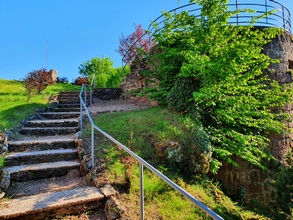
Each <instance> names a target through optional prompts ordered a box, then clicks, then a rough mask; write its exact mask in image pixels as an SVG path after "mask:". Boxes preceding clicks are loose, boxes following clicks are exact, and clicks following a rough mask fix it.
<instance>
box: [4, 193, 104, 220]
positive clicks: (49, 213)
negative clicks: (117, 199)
mask: <svg viewBox="0 0 293 220" xmlns="http://www.w3.org/2000/svg"><path fill="white" fill-rule="evenodd" d="M104 198H105V197H104V195H103V194H102V193H101V192H100V191H99V190H98V189H97V188H95V187H82V188H76V189H70V190H62V191H57V192H51V193H43V194H39V195H35V196H28V197H21V198H17V199H8V200H4V201H2V202H1V203H0V219H22V220H31V219H34V220H39V219H47V218H53V217H56V216H58V215H62V216H63V215H64V214H75V213H79V212H80V210H90V209H91V208H99V207H102V206H104V202H105V201H104ZM85 207H86V209H85Z"/></svg>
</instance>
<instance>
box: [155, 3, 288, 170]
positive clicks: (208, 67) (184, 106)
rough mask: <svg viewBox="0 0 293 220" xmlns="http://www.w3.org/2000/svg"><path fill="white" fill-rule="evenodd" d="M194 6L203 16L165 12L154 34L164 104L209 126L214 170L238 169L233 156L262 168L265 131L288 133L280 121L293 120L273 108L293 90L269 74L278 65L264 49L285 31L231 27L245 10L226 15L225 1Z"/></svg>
mask: <svg viewBox="0 0 293 220" xmlns="http://www.w3.org/2000/svg"><path fill="white" fill-rule="evenodd" d="M190 2H195V3H197V4H198V5H200V6H201V7H202V10H201V15H200V17H194V16H193V15H190V14H188V12H182V13H179V14H174V15H173V14H170V13H166V14H165V19H166V20H165V23H164V28H158V29H157V32H156V33H155V35H154V37H155V41H156V42H157V43H158V45H159V46H160V48H161V50H162V52H161V53H160V54H158V55H157V56H156V57H155V58H153V59H154V60H155V63H158V60H159V63H160V65H155V66H156V71H154V75H155V76H156V78H157V79H159V80H160V90H161V91H160V92H161V93H162V91H163V95H162V96H161V100H160V101H162V103H169V107H171V108H173V109H175V110H177V111H181V112H185V113H188V115H189V116H190V117H192V118H193V119H194V120H196V121H198V123H200V124H201V125H202V126H203V128H204V130H205V132H206V133H207V134H208V136H209V139H210V141H211V144H212V148H213V162H212V164H211V165H212V167H211V168H212V171H213V172H216V171H217V169H218V168H219V167H220V166H221V162H220V161H222V160H224V161H227V162H229V163H232V164H234V165H237V164H236V163H235V162H234V161H233V160H232V156H233V155H237V156H239V157H241V158H243V159H244V160H246V161H249V162H250V163H252V164H254V165H256V166H259V167H262V168H264V166H263V164H262V162H263V161H262V159H264V158H266V159H269V158H270V154H269V153H268V152H267V147H268V143H269V140H268V138H267V134H268V133H269V132H270V131H274V132H279V133H282V132H285V126H284V124H283V123H282V120H286V119H287V118H288V117H287V115H286V114H285V113H283V112H281V111H277V110H274V111H273V109H276V108H275V107H279V106H283V105H284V104H285V103H286V102H288V101H290V99H291V97H292V92H291V91H290V90H289V89H288V85H279V83H278V82H276V81H273V80H271V79H269V78H268V76H267V75H266V74H264V71H268V69H269V67H270V64H272V63H276V62H278V60H272V59H271V58H269V57H268V56H267V55H265V54H264V53H263V46H264V45H265V44H267V43H268V42H270V41H271V40H272V39H273V38H274V37H276V36H277V35H278V34H281V32H282V31H281V30H280V29H275V28H265V29H257V28H254V27H253V22H254V21H251V25H249V26H233V25H231V24H229V18H230V17H231V16H232V15H235V14H237V13H239V11H229V10H227V9H228V8H227V7H226V6H225V4H226V3H227V1H226V0H193V1H190ZM247 11H248V12H250V11H252V10H248V9H247ZM264 16H265V15H264ZM271 71H273V70H271Z"/></svg>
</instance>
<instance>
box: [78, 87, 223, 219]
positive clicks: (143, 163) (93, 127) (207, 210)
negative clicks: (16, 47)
mask: <svg viewBox="0 0 293 220" xmlns="http://www.w3.org/2000/svg"><path fill="white" fill-rule="evenodd" d="M83 92H84V93H85V96H84V97H86V85H83V86H82V88H81V90H80V94H79V98H80V130H81V132H82V125H83V124H82V123H83V120H82V118H83V112H85V114H86V116H87V117H88V119H89V122H90V124H91V155H92V161H91V163H92V167H94V165H95V164H94V158H95V154H94V149H95V130H97V131H98V132H99V133H100V134H102V135H104V136H105V137H106V138H107V139H109V140H110V141H111V142H113V143H115V144H116V145H117V146H119V147H120V148H121V149H122V150H124V151H126V152H127V153H128V154H130V155H131V156H132V157H133V158H135V159H136V160H138V161H139V170H140V219H141V220H143V219H144V178H143V177H144V176H143V168H144V166H145V167H147V168H148V169H149V170H150V171H152V172H153V173H154V174H156V175H157V176H158V177H159V178H161V179H162V180H163V181H164V182H165V183H167V184H168V185H169V186H171V187H172V188H173V189H175V190H176V191H177V192H179V193H180V194H181V195H183V196H185V197H186V198H187V199H189V200H190V201H191V202H192V203H193V204H195V205H196V206H197V207H199V208H200V209H201V210H202V211H204V212H205V213H206V214H207V215H209V216H210V217H212V218H213V219H217V220H223V218H222V217H221V216H219V215H218V214H217V213H215V212H214V211H213V210H211V209H210V208H209V207H207V206H206V205H204V204H203V203H202V202H200V201H199V200H198V199H196V198H195V197H194V196H192V195H191V194H190V193H188V192H187V191H185V190H184V189H183V188H181V187H180V186H178V185H177V184H176V183H174V182H173V181H172V180H170V179H169V178H168V177H166V176H165V175H164V174H162V173H161V172H160V171H158V170H157V169H156V168H154V167H153V166H152V165H150V164H149V163H148V162H146V161H145V160H144V159H142V158H141V157H139V156H138V155H137V154H135V153H134V152H132V151H131V150H130V149H128V148H127V147H126V146H125V145H123V144H121V143H120V142H119V141H117V140H116V139H115V138H113V137H112V136H110V135H109V134H107V133H106V132H105V131H103V130H102V129H101V128H99V127H98V126H97V125H95V122H94V121H93V119H92V117H91V115H90V113H89V111H88V109H87V106H86V100H83V97H82V93H83ZM83 110H84V111H83Z"/></svg>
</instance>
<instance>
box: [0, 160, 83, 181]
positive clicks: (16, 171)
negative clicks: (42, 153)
mask: <svg viewBox="0 0 293 220" xmlns="http://www.w3.org/2000/svg"><path fill="white" fill-rule="evenodd" d="M79 166H80V163H79V162H78V161H76V160H74V161H57V162H51V163H39V164H27V165H20V166H12V167H7V168H5V169H6V170H7V171H8V172H9V173H10V178H11V180H12V181H16V182H24V181H27V180H37V179H45V178H51V177H58V176H64V175H66V174H67V173H68V172H69V171H70V170H72V169H76V168H79Z"/></svg>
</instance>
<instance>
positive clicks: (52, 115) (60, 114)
mask: <svg viewBox="0 0 293 220" xmlns="http://www.w3.org/2000/svg"><path fill="white" fill-rule="evenodd" d="M39 115H40V116H42V117H43V118H45V119H61V118H78V117H79V116H80V112H42V113H39Z"/></svg>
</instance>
